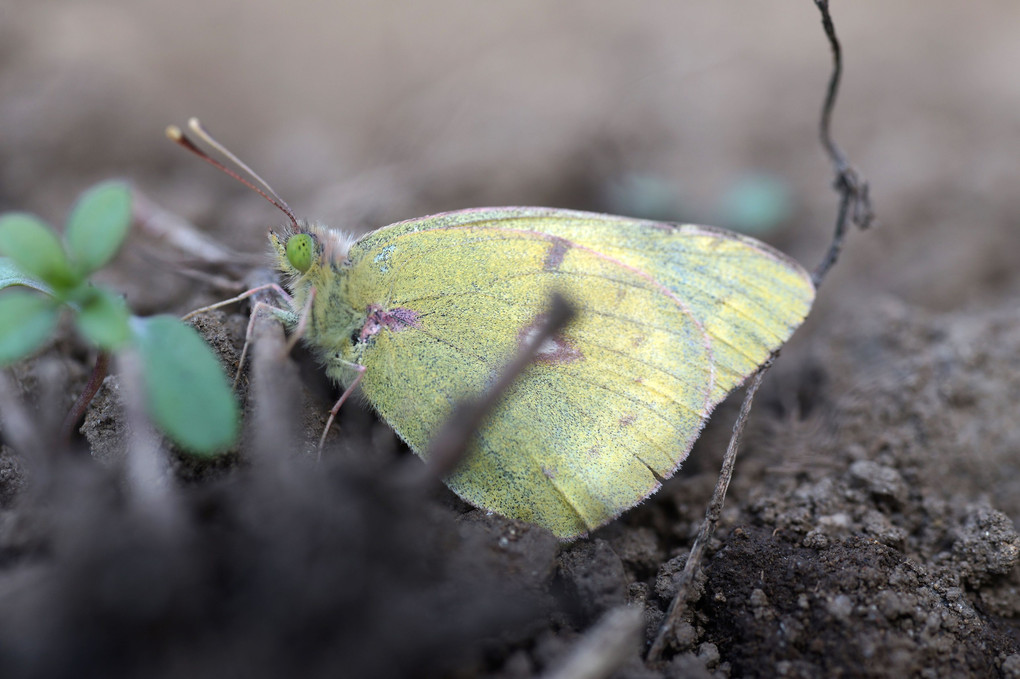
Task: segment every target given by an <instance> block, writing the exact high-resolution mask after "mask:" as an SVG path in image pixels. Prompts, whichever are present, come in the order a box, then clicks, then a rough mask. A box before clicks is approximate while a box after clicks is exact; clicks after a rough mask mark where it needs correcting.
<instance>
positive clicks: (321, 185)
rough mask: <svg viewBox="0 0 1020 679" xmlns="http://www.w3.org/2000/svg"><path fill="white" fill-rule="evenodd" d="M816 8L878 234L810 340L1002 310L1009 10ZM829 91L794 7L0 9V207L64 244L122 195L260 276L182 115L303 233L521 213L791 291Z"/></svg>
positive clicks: (248, 241) (1016, 119)
mask: <svg viewBox="0 0 1020 679" xmlns="http://www.w3.org/2000/svg"><path fill="white" fill-rule="evenodd" d="M833 4H834V6H833V14H834V18H835V20H836V23H837V27H838V31H839V34H840V37H841V38H842V41H843V45H844V49H845V53H846V63H845V80H844V85H843V90H842V93H841V98H840V101H839V102H838V105H837V108H836V114H835V119H834V130H835V135H836V138H837V140H838V142H839V143H840V144H841V145H842V146H843V147H844V149H845V150H846V151H847V153H848V155H849V157H850V159H851V161H852V162H853V163H854V164H855V165H856V166H857V167H858V168H859V169H860V170H861V171H862V172H863V173H864V175H865V176H866V177H867V179H868V180H869V181H870V182H871V185H872V194H873V198H874V204H875V208H876V211H877V213H878V218H879V220H880V226H879V228H877V229H875V230H874V231H873V232H872V233H869V234H867V235H864V236H860V235H854V236H853V237H852V238H851V241H850V246H849V248H848V252H847V257H846V259H845V261H844V262H843V263H842V265H841V266H840V267H837V270H836V272H835V273H834V275H833V276H832V278H831V279H830V283H829V286H828V288H829V289H828V290H826V291H825V293H824V294H823V296H822V302H823V303H822V304H819V305H818V307H817V309H816V311H817V312H818V314H817V316H816V317H815V322H816V323H817V322H824V321H825V318H826V315H827V314H829V313H842V312H841V309H842V308H843V305H845V304H858V303H860V302H862V301H863V302H864V303H868V300H869V299H871V298H873V297H874V296H875V295H877V294H891V295H894V296H898V297H901V298H903V299H905V300H906V301H908V302H910V303H913V304H918V305H921V306H924V307H927V308H931V309H935V310H947V309H953V308H958V307H960V306H961V305H964V304H967V303H971V302H976V303H978V304H983V303H985V302H988V301H989V300H990V299H994V298H1000V297H1001V296H1002V295H1004V294H1015V293H1016V291H1017V280H1018V277H1017V275H1016V266H1015V254H1016V233H1017V228H1016V224H1017V223H1018V221H1020V194H1018V192H1017V180H1018V176H1020V172H1018V170H1020V167H1018V164H1020V161H1018V155H1017V151H1018V147H1020V115H1018V112H1020V79H1018V78H1017V77H1016V68H1015V65H1016V64H1017V63H1018V62H1020V41H1018V40H1017V35H1020V5H1017V4H1016V3H1012V2H1008V1H1006V0H1000V1H998V2H986V3H981V4H980V5H979V6H973V5H966V6H965V5H961V4H960V3H954V2H946V1H933V2H925V3H918V2H902V1H893V2H886V3H882V5H881V7H879V6H875V5H872V4H870V3H852V2H835V3H833ZM829 69H830V61H829V48H828V45H827V43H826V42H825V39H824V36H823V33H822V31H821V28H820V25H819V15H818V12H817V10H816V8H815V7H814V5H813V3H811V2H809V1H808V0H802V1H801V2H787V3H685V2H662V1H647V2H642V3H638V4H627V5H623V4H620V3H613V2H591V1H590V0H586V1H584V2H581V1H577V0H575V1H567V2H557V3H548V2H540V1H537V0H522V1H520V2H514V3H477V2H472V1H469V0H442V1H436V2H429V3H404V2H392V1H388V0H382V1H379V0H376V1H374V2H367V1H366V2H352V1H344V2H332V3H322V2H314V1H311V0H295V1H294V2H289V3H286V4H283V3H273V2H250V1H249V2H241V1H239V0H203V1H202V2H196V1H194V0H178V1H177V2H173V3H169V2H127V1H124V0H120V1H106V2H102V1H100V0H87V1H80V2H74V3H70V2H60V1H40V0H5V2H4V3H3V5H2V6H0V209H14V208H17V209H28V210H32V211H35V212H37V213H40V214H41V215H43V216H44V217H46V218H48V219H50V220H51V221H54V222H56V223H60V222H61V220H62V219H63V217H64V215H65V214H66V211H67V209H68V207H69V205H70V203H71V201H72V200H73V198H74V196H76V195H77V194H78V193H79V192H80V191H82V190H83V189H84V188H86V187H87V186H88V185H89V184H91V183H92V182H94V181H97V180H99V179H103V178H107V177H110V176H121V177H126V178H128V179H130V180H131V181H133V182H135V183H136V185H137V186H138V188H139V189H140V190H141V191H143V192H144V193H145V194H147V195H148V196H149V198H151V199H152V200H154V201H156V203H157V204H159V205H161V206H162V207H164V208H166V209H168V210H170V211H172V212H175V213H178V214H180V215H182V216H184V217H186V218H188V219H190V220H192V221H193V222H194V223H196V224H197V225H199V226H200V227H201V228H203V229H206V230H208V231H210V232H212V233H213V234H214V235H215V236H216V237H217V238H219V239H221V240H223V241H224V242H226V243H228V244H230V245H231V246H233V247H235V248H237V249H239V250H242V251H250V252H261V251H263V248H264V234H265V230H266V228H267V227H269V226H272V225H275V224H277V223H279V222H281V220H282V218H281V216H280V215H278V214H275V213H274V212H273V210H272V208H271V207H269V206H267V205H266V204H264V203H263V202H262V201H261V200H260V199H258V198H257V197H255V196H253V195H251V194H250V193H249V192H247V191H246V190H244V189H242V188H241V187H240V186H236V185H234V184H233V182H231V181H230V180H229V179H227V178H226V177H223V176H217V175H216V174H215V173H214V172H213V171H212V170H211V169H210V168H208V167H205V166H203V165H202V164H200V163H197V162H195V159H193V158H191V157H189V156H188V154H186V153H182V152H181V150H180V149H177V148H175V147H174V146H173V145H172V144H170V143H168V142H167V141H166V140H165V139H164V137H163V129H164V127H165V126H166V125H167V124H168V123H176V124H179V125H183V123H184V122H185V121H186V120H187V118H188V117H189V116H198V117H200V118H201V119H202V121H203V122H204V123H205V125H206V126H207V127H208V129H209V130H210V131H212V132H213V134H215V135H216V136H218V138H219V139H220V140H221V141H222V142H224V143H226V144H227V145H228V146H229V147H230V148H231V149H232V150H234V151H235V152H236V153H237V154H238V155H240V156H241V157H242V158H244V159H245V160H246V161H247V162H249V163H250V164H251V165H252V166H253V167H254V168H255V169H256V170H257V171H258V172H260V173H261V174H262V175H263V176H264V177H265V178H266V179H267V180H269V182H270V183H271V184H272V185H273V186H274V187H275V188H276V190H277V191H278V192H279V193H280V194H281V195H282V196H284V197H285V198H286V199H287V200H288V201H289V202H290V203H291V204H292V206H293V207H294V209H295V211H296V212H297V213H298V214H299V215H300V216H302V217H307V218H311V219H317V220H321V221H323V222H326V223H329V224H331V225H334V226H337V227H342V228H346V229H350V230H353V231H358V232H360V231H364V230H367V229H370V228H374V227H377V226H381V225H384V224H387V223H390V222H393V221H397V220H401V219H406V218H410V217H415V216H420V215H423V214H428V213H432V212H438V211H442V210H449V209H457V208H463V207H472V206H479V205H508V204H540V205H552V206H561V207H572V208H581V209H593V210H600V211H607V212H613V213H624V214H628V215H637V216H651V217H659V218H664V219H672V220H689V221H696V222H703V223H712V224H716V225H720V226H727V227H731V228H739V229H742V230H745V231H749V232H753V233H755V235H757V236H759V237H762V238H765V239H767V240H770V241H772V242H773V243H776V244H777V245H779V246H780V247H782V248H784V249H786V250H788V251H789V252H790V253H791V254H793V255H794V256H795V257H797V258H798V259H800V260H801V261H802V262H804V263H805V265H807V266H809V267H810V266H813V265H814V264H815V263H816V262H817V261H818V259H819V257H820V254H821V252H822V250H823V248H824V246H825V244H826V242H827V239H828V238H829V234H830V230H831V225H832V223H833V219H834V212H835V205H836V196H835V194H834V193H832V192H831V191H830V181H831V170H830V167H829V164H828V161H827V160H826V158H825V157H824V155H823V153H822V150H821V147H820V146H819V144H818V142H817V123H818V111H819V107H820V104H821V99H822V95H823V93H824V87H825V84H826V80H827V78H828V76H829ZM161 303H162V302H161ZM154 304H155V303H154ZM142 306H143V307H144V306H145V304H144V303H143V304H142Z"/></svg>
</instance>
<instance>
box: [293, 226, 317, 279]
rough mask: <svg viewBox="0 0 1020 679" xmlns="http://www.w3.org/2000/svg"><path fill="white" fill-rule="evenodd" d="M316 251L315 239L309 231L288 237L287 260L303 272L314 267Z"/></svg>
mask: <svg viewBox="0 0 1020 679" xmlns="http://www.w3.org/2000/svg"><path fill="white" fill-rule="evenodd" d="M314 251H315V241H314V240H313V239H312V237H311V236H310V235H308V234H307V233H299V234H297V235H294V236H291V237H290V238H288V239H287V261H288V262H290V264H291V266H293V267H294V268H295V269H297V270H298V271H300V272H301V273H305V272H306V271H308V270H309V269H311V268H312V256H313V252H314Z"/></svg>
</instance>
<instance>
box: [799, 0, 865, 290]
mask: <svg viewBox="0 0 1020 679" xmlns="http://www.w3.org/2000/svg"><path fill="white" fill-rule="evenodd" d="M815 5H817V7H818V10H819V11H820V12H821V13H822V28H823V29H824V30H825V35H826V37H827V38H828V39H829V46H830V47H831V48H832V75H831V76H829V86H828V88H827V89H826V92H825V102H824V103H823V104H822V115H821V121H820V122H819V126H818V127H819V129H818V131H819V136H820V138H821V141H822V146H824V147H825V152H826V153H827V154H828V156H829V159H830V160H831V161H832V166H833V169H834V170H835V172H836V178H835V181H834V182H833V188H835V189H836V191H838V192H839V193H840V206H839V212H838V214H837V217H836V229H835V233H834V235H833V237H832V243H831V244H830V245H829V250H828V251H827V252H826V253H825V257H823V258H822V261H821V263H820V264H819V265H818V267H817V268H816V269H815V270H814V272H813V273H812V274H811V282H812V283H814V285H815V287H816V288H817V287H818V286H819V285H821V283H822V280H823V279H824V278H825V275H826V274H827V273H828V272H829V269H831V268H832V267H833V265H834V264H835V263H836V260H837V259H839V254H840V252H841V251H842V249H843V241H844V240H845V239H846V231H847V217H848V216H849V217H850V221H852V222H853V223H854V224H856V225H857V226H858V227H859V228H861V229H866V228H868V227H869V226H871V224H872V223H873V222H874V220H875V213H874V210H872V207H871V197H870V196H869V193H868V182H867V181H866V180H865V179H864V177H863V176H861V175H860V174H858V173H857V170H855V169H854V168H853V167H852V166H851V165H850V162H849V161H848V160H847V158H846V154H845V153H843V149H841V148H840V147H839V145H838V144H837V143H836V141H835V140H834V139H833V138H832V112H833V110H834V109H835V107H836V96H837V95H838V94H839V83H840V80H841V78H842V75H843V50H842V48H841V47H840V44H839V39H838V38H837V37H836V27H835V25H834V24H833V23H832V15H830V14H829V0H815Z"/></svg>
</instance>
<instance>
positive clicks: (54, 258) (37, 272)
mask: <svg viewBox="0 0 1020 679" xmlns="http://www.w3.org/2000/svg"><path fill="white" fill-rule="evenodd" d="M0 254H4V255H7V256H8V257H10V258H11V259H13V260H14V264H15V265H16V266H17V267H18V268H19V269H21V271H22V272H23V273H25V274H27V275H29V276H31V277H33V278H38V279H41V280H42V281H43V282H44V283H46V284H47V285H50V286H52V287H54V288H65V289H66V288H72V287H74V286H75V285H77V284H78V283H79V282H80V280H81V279H80V278H79V277H78V276H76V275H75V273H74V271H73V270H72V269H71V264H70V263H69V262H68V261H67V255H65V254H64V247H63V246H62V245H61V244H60V241H59V240H57V236H56V234H54V233H53V229H51V228H50V227H49V226H48V225H47V224H46V223H45V222H43V221H42V220H40V219H39V218H38V217H36V216H34V215H29V214H25V213H22V212H11V213H8V214H6V215H4V216H3V217H0Z"/></svg>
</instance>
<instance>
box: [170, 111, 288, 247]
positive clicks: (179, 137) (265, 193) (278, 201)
mask: <svg viewBox="0 0 1020 679" xmlns="http://www.w3.org/2000/svg"><path fill="white" fill-rule="evenodd" d="M188 129H190V130H191V131H192V132H193V133H194V134H195V136H197V137H198V138H199V139H201V140H202V141H203V142H205V143H206V144H208V145H209V146H211V147H212V148H214V149H216V151H218V152H219V153H221V154H222V155H223V156H224V157H225V158H227V160H229V161H230V162H231V163H233V164H234V165H236V166H237V167H238V168H239V169H240V170H241V171H242V172H244V173H245V174H246V175H248V177H250V179H246V178H245V177H244V176H242V175H241V174H240V173H238V172H236V171H234V170H232V169H231V168H229V167H227V166H226V165H225V164H223V163H221V162H220V161H218V160H216V159H215V158H213V157H212V156H210V155H209V154H208V153H206V152H205V151H203V150H202V149H201V148H199V146H198V145H197V144H195V142H193V141H191V139H190V138H189V137H188V136H187V135H185V134H184V132H182V131H181V128H179V127H177V126H176V125H170V126H169V127H167V128H166V136H167V137H168V138H169V139H170V141H172V142H174V143H175V144H177V145H178V146H181V147H183V148H185V149H187V150H188V151H191V152H192V153H194V154H195V155H196V156H198V157H199V158H201V159H202V160H204V161H205V162H207V163H209V164H210V165H212V166H213V167H215V168H216V169H217V170H219V171H221V172H223V173H224V174H226V175H227V176H229V177H233V178H234V179H236V180H237V181H239V182H241V183H242V184H244V185H245V186H247V187H248V188H249V189H251V190H252V191H254V192H255V193H257V194H259V195H260V196H262V197H263V198H265V199H266V200H267V201H269V202H270V203H272V204H273V205H274V206H276V208H277V209H278V210H280V212H282V213H283V214H285V215H287V218H288V219H289V220H290V222H291V224H293V225H294V229H295V230H300V227H299V226H298V221H297V217H295V216H294V211H293V210H291V209H290V205H287V201H285V200H284V199H283V198H280V196H279V195H278V194H277V193H276V191H273V187H271V186H270V185H269V183H268V182H267V181H266V180H265V179H263V178H262V177H260V176H259V175H258V174H257V173H256V172H255V171H254V170H253V169H251V168H250V167H248V165H246V164H245V163H244V162H242V161H241V159H240V158H238V157H237V156H235V155H234V154H233V153H231V152H230V151H229V150H227V147H225V146H224V145H223V144H221V143H219V142H218V141H216V139H215V138H214V137H213V136H212V135H211V134H209V133H208V132H207V131H206V130H205V128H203V127H202V123H200V122H199V121H198V118H192V119H191V120H189V121H188Z"/></svg>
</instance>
